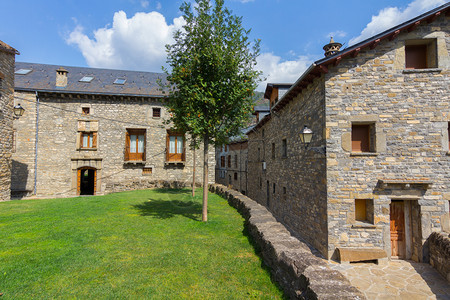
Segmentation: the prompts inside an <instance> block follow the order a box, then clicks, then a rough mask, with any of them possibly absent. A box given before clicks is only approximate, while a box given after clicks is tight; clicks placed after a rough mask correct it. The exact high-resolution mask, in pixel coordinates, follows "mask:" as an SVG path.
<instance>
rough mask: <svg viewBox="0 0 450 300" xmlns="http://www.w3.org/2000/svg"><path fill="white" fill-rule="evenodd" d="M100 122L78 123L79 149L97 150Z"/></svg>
mask: <svg viewBox="0 0 450 300" xmlns="http://www.w3.org/2000/svg"><path fill="white" fill-rule="evenodd" d="M97 131H98V121H82V120H80V121H78V135H77V143H76V144H77V149H78V150H97V147H98V142H97V141H98V135H97Z"/></svg>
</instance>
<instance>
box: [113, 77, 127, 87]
mask: <svg viewBox="0 0 450 300" xmlns="http://www.w3.org/2000/svg"><path fill="white" fill-rule="evenodd" d="M126 81H127V80H126V79H125V78H117V79H116V80H114V84H120V85H124V84H125V82H126Z"/></svg>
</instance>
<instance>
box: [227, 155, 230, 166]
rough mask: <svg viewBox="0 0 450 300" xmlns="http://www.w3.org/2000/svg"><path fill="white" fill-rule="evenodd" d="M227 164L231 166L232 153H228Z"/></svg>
mask: <svg viewBox="0 0 450 300" xmlns="http://www.w3.org/2000/svg"><path fill="white" fill-rule="evenodd" d="M227 166H228V168H231V155H228V161H227Z"/></svg>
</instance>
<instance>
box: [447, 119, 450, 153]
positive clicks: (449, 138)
mask: <svg viewBox="0 0 450 300" xmlns="http://www.w3.org/2000/svg"><path fill="white" fill-rule="evenodd" d="M447 133H448V134H447V136H448V149H449V150H448V151H450V122H448V125H447Z"/></svg>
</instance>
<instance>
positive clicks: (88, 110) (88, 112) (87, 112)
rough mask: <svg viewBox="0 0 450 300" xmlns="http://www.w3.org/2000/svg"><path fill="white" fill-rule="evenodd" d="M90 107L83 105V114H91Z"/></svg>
mask: <svg viewBox="0 0 450 300" xmlns="http://www.w3.org/2000/svg"><path fill="white" fill-rule="evenodd" d="M90 110H91V109H90V107H82V108H81V114H82V115H89V114H90Z"/></svg>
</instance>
